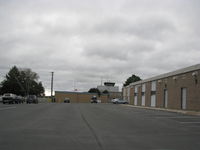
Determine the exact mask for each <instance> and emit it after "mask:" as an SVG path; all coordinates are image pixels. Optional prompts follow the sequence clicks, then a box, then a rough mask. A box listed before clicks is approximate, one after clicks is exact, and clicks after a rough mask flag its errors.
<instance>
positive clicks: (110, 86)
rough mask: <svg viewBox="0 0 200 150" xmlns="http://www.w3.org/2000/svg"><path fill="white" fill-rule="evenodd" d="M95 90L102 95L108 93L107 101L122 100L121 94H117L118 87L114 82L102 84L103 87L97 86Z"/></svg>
mask: <svg viewBox="0 0 200 150" xmlns="http://www.w3.org/2000/svg"><path fill="white" fill-rule="evenodd" d="M97 89H99V91H100V92H101V93H102V92H104V91H108V99H109V101H110V100H111V99H113V98H122V92H119V87H118V86H115V83H114V82H104V85H99V86H97Z"/></svg>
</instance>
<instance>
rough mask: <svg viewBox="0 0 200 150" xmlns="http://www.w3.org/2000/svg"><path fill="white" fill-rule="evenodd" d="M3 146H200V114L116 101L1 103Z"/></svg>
mask: <svg viewBox="0 0 200 150" xmlns="http://www.w3.org/2000/svg"><path fill="white" fill-rule="evenodd" d="M0 118H1V122H0V149H1V150H27V149H28V150H55V149H56V150H66V149H67V150H83V149H87V150H134V149H135V150H199V149H200V140H199V139H200V117H199V116H190V115H184V114H178V113H172V112H164V111H157V110H147V109H139V108H132V107H127V106H125V105H113V104H64V103H63V104H29V105H27V104H20V105H3V104H0Z"/></svg>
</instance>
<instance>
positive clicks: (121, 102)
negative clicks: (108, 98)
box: [113, 99, 128, 104]
mask: <svg viewBox="0 0 200 150" xmlns="http://www.w3.org/2000/svg"><path fill="white" fill-rule="evenodd" d="M113 104H128V101H126V100H123V99H115V101H114V102H113Z"/></svg>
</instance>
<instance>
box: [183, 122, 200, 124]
mask: <svg viewBox="0 0 200 150" xmlns="http://www.w3.org/2000/svg"><path fill="white" fill-rule="evenodd" d="M180 123H187V124H189V123H198V124H199V123H200V122H180Z"/></svg>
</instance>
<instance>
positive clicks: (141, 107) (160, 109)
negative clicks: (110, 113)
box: [123, 104, 200, 116]
mask: <svg viewBox="0 0 200 150" xmlns="http://www.w3.org/2000/svg"><path fill="white" fill-rule="evenodd" d="M123 105H124V106H128V107H134V108H140V109H151V110H158V111H168V112H175V113H181V114H186V115H195V116H200V111H191V110H178V109H166V108H156V107H144V106H134V105H129V104H123Z"/></svg>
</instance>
